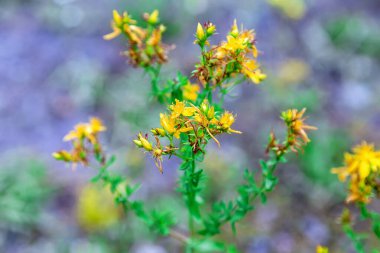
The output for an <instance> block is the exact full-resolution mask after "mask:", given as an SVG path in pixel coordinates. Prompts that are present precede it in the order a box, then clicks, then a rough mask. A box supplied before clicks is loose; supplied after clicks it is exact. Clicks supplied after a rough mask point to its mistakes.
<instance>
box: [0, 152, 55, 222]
mask: <svg viewBox="0 0 380 253" xmlns="http://www.w3.org/2000/svg"><path fill="white" fill-rule="evenodd" d="M22 157H23V158H24V159H20V155H18V156H14V157H10V159H9V162H8V163H7V162H6V160H7V159H4V157H3V165H2V169H0V224H3V225H4V224H12V227H13V228H17V229H18V228H19V229H21V228H22V229H25V228H27V227H28V226H32V225H33V224H36V223H37V221H38V219H39V214H40V212H41V209H42V208H43V206H44V202H45V201H46V199H47V198H48V197H49V195H50V194H52V192H53V188H52V186H51V185H50V184H49V183H48V180H47V176H46V167H45V165H44V164H43V163H42V162H41V161H38V160H36V159H33V158H30V157H28V156H27V155H25V154H23V155H22Z"/></svg>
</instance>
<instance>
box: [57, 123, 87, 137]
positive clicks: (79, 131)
mask: <svg viewBox="0 0 380 253" xmlns="http://www.w3.org/2000/svg"><path fill="white" fill-rule="evenodd" d="M87 126H88V125H87V124H85V123H79V124H77V125H75V127H74V130H71V131H70V132H69V133H68V134H66V135H65V136H64V137H63V140H64V141H71V140H74V139H82V138H84V137H85V136H86V132H87Z"/></svg>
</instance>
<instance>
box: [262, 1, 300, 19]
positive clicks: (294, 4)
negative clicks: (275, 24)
mask: <svg viewBox="0 0 380 253" xmlns="http://www.w3.org/2000/svg"><path fill="white" fill-rule="evenodd" d="M268 3H269V4H270V5H272V6H273V7H274V8H276V9H278V10H279V11H280V12H281V13H282V14H283V15H285V16H286V17H288V18H290V19H294V20H299V19H301V18H303V17H304V16H305V13H306V3H305V0H268Z"/></svg>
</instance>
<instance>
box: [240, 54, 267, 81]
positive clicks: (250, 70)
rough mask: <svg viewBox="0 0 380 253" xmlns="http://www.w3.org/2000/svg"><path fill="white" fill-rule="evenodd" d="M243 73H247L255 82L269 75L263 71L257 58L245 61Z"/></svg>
mask: <svg viewBox="0 0 380 253" xmlns="http://www.w3.org/2000/svg"><path fill="white" fill-rule="evenodd" d="M242 65H243V69H242V73H243V74H244V75H246V76H247V77H248V78H249V79H251V81H252V82H253V83H255V84H259V83H260V82H261V81H263V80H264V79H265V78H266V77H267V75H266V74H264V73H262V72H261V70H260V69H259V65H257V63H256V61H255V60H246V61H244V62H243V64H242Z"/></svg>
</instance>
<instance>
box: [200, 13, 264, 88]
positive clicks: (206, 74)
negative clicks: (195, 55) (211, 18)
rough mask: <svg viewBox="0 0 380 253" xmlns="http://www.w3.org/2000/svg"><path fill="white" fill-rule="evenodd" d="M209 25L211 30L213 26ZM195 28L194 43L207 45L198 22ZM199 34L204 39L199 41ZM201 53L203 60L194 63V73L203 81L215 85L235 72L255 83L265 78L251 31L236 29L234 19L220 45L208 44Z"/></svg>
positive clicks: (234, 74)
mask: <svg viewBox="0 0 380 253" xmlns="http://www.w3.org/2000/svg"><path fill="white" fill-rule="evenodd" d="M210 24H211V23H210ZM209 27H210V29H211V27H212V25H210V26H209ZM197 31H198V32H197V34H198V35H197V36H196V37H197V40H196V43H198V44H200V45H201V43H203V44H202V45H208V44H209V43H208V41H207V38H208V37H207V36H206V35H205V32H204V29H203V27H202V26H200V24H199V25H198V29H197ZM201 37H202V38H203V40H200V38H201ZM202 54H203V55H202V61H201V62H200V63H199V64H197V65H196V67H197V69H196V70H195V71H194V72H193V74H194V76H195V77H197V78H198V80H199V81H200V82H201V83H202V84H206V83H208V84H212V85H213V87H215V86H218V85H222V83H223V82H224V81H225V80H228V79H229V78H233V77H235V76H236V75H237V74H242V75H244V76H245V77H247V78H249V79H250V80H251V81H252V82H253V83H255V84H258V83H260V82H261V81H262V80H264V79H265V78H266V75H265V74H264V73H262V71H261V70H260V66H259V64H258V63H257V61H256V58H257V57H258V50H257V48H256V39H255V33H254V31H253V30H244V29H241V30H239V28H238V26H237V22H236V20H235V21H234V24H233V26H232V27H231V30H230V32H229V34H228V35H227V37H226V40H225V41H222V42H221V43H220V44H219V45H215V46H211V47H210V49H209V50H208V51H203V52H202Z"/></svg>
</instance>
